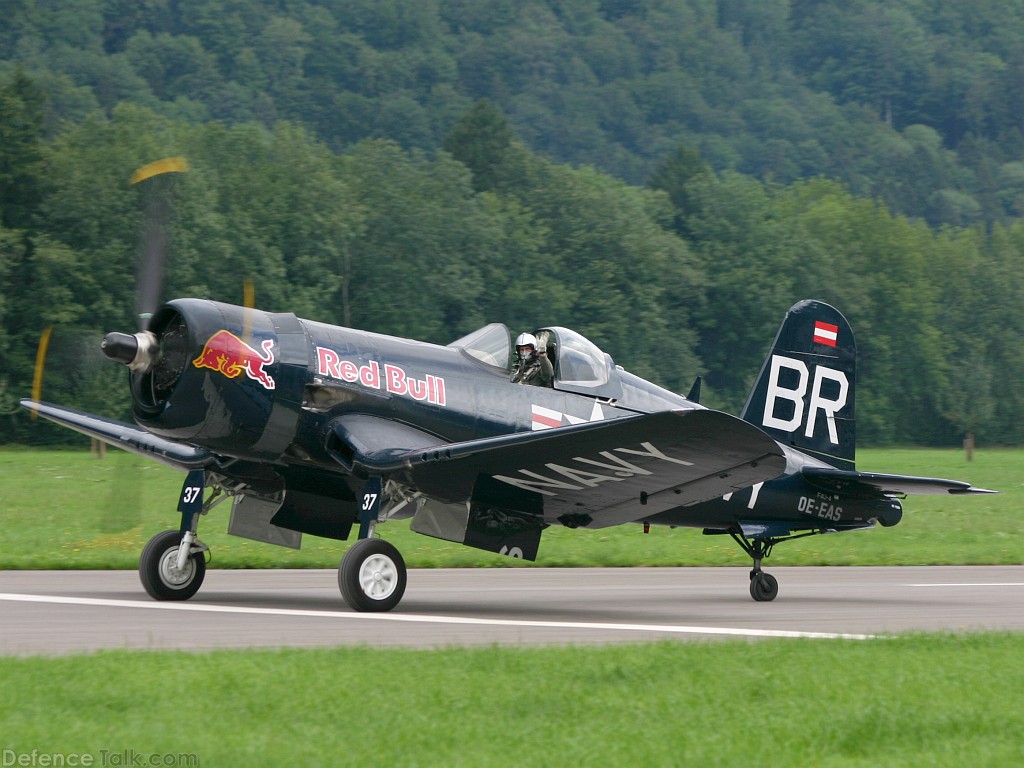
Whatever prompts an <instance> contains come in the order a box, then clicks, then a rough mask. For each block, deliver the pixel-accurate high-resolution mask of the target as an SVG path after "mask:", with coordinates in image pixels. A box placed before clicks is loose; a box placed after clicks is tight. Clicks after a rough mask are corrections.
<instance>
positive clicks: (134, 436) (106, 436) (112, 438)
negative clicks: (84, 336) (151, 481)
mask: <svg viewBox="0 0 1024 768" xmlns="http://www.w3.org/2000/svg"><path fill="white" fill-rule="evenodd" d="M21 406H22V407H23V408H27V409H29V410H30V411H33V412H35V413H38V414H39V415H40V416H42V417H43V418H44V419H49V420H50V421H52V422H55V423H57V424H60V425H61V426H64V427H68V428H69V429H73V430H75V431H76V432H81V433H82V434H83V435H89V437H95V438H96V439H97V440H102V441H103V442H105V443H109V444H110V445H113V446H115V447H117V448H122V449H124V450H126V451H130V452H131V453H137V454H139V455H140V456H146V457H147V458H150V459H154V460H155V461H159V462H160V463H161V464H166V465H167V466H170V467H174V468H175V469H180V470H184V471H188V470H192V469H203V468H204V467H207V466H209V465H211V464H212V463H213V462H214V461H215V458H216V457H215V456H214V455H213V454H211V453H210V452H209V451H206V450H204V449H202V448H196V447H195V446H191V445H183V444H181V443H174V442H171V441H170V440H164V439H163V438H162V437H157V436H156V435H154V434H151V433H149V432H147V431H146V430H144V429H140V428H139V427H136V426H134V425H132V424H126V423H125V422H123V421H116V420H114V419H107V418H104V417H102V416H95V415H93V414H91V413H86V412H85V411H79V410H76V409H75V408H65V407H63V406H59V405H51V404H50V403H37V402H35V401H34V400H22V401H21Z"/></svg>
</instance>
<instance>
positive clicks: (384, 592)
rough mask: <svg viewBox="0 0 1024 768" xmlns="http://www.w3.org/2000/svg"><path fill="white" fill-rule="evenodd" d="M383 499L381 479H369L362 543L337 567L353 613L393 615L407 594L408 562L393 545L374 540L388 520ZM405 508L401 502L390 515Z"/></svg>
mask: <svg viewBox="0 0 1024 768" xmlns="http://www.w3.org/2000/svg"><path fill="white" fill-rule="evenodd" d="M383 497H384V487H383V483H382V480H381V478H379V477H370V478H369V479H368V480H367V481H366V484H365V485H364V486H363V493H362V496H361V497H360V504H359V541H357V542H356V543H355V544H353V545H352V546H351V547H349V548H348V550H347V551H346V552H345V555H344V556H343V557H342V558H341V565H339V566H338V586H339V587H340V588H341V596H342V597H344V598H345V602H346V603H348V606H349V608H351V609H352V610H354V611H364V612H381V611H390V610H391V609H392V608H394V607H395V606H396V605H398V603H399V602H400V601H401V599H402V595H404V594H405V585H406V581H407V574H406V569H405V560H403V559H402V555H401V553H400V552H399V551H398V550H397V549H396V548H395V547H394V545H392V544H389V543H388V542H386V541H384V540H383V539H375V538H374V537H373V536H374V529H375V528H376V526H377V523H378V522H382V521H383V519H386V517H385V518H381V514H380V512H381V505H382V502H383ZM403 506H405V504H404V503H401V502H400V503H399V505H398V506H396V507H393V508H392V509H391V511H392V512H394V511H395V510H397V509H400V508H401V507H403Z"/></svg>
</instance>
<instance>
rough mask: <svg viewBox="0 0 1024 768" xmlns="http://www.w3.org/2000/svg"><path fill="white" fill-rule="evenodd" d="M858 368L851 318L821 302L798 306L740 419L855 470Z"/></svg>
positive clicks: (784, 325) (787, 319)
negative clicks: (855, 392)
mask: <svg viewBox="0 0 1024 768" xmlns="http://www.w3.org/2000/svg"><path fill="white" fill-rule="evenodd" d="M856 367H857V344H856V342H855V341H854V338H853V330H852V329H851V328H850V324H849V323H848V322H847V321H846V318H845V317H843V315H842V314H841V313H840V312H839V311H838V310H837V309H835V308H834V307H830V306H829V305H828V304H824V303H822V302H820V301H801V302H799V303H798V304H794V305H793V306H792V307H791V308H790V310H789V312H787V313H786V317H785V319H784V320H783V321H782V327H781V328H779V333H778V335H776V337H775V342H774V343H773V344H772V348H771V351H770V352H769V354H768V358H767V359H766V360H765V361H764V365H763V366H762V368H761V373H760V374H759V375H758V377H757V383H755V384H754V388H753V389H752V390H751V392H750V395H749V397H747V403H746V405H744V406H743V412H742V413H741V414H740V417H741V418H742V419H743V420H744V421H747V422H749V423H751V424H755V425H757V426H758V427H761V429H763V430H764V431H765V432H767V433H768V434H769V435H771V436H772V437H774V438H775V439H776V440H778V441H779V442H780V443H782V444H784V445H789V446H793V447H794V448H797V449H799V450H801V451H804V452H805V453H809V454H811V455H813V456H816V457H817V458H819V459H821V460H823V461H826V462H828V463H829V464H832V465H833V466H836V467H839V468H840V469H853V468H854V460H855V453H856V436H855V430H854V385H855V383H856Z"/></svg>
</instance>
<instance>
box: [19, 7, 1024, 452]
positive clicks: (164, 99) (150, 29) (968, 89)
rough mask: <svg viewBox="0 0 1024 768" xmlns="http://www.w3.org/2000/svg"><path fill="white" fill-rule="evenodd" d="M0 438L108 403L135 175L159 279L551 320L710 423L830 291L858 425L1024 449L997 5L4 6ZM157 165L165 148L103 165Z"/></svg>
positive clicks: (1015, 188)
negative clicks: (799, 316)
mask: <svg viewBox="0 0 1024 768" xmlns="http://www.w3.org/2000/svg"><path fill="white" fill-rule="evenodd" d="M0 13H2V18H3V24H2V26H0V442H7V443H12V442H18V443H36V444H38V443H47V442H61V441H67V440H68V439H74V437H73V436H71V437H70V438H69V434H70V433H67V432H66V431H62V430H59V429H58V428H55V427H54V428H51V427H48V426H44V425H41V424H31V423H30V422H29V419H28V414H27V413H24V412H22V411H20V410H19V409H18V408H17V407H16V402H17V399H18V398H19V397H23V396H27V395H28V394H29V392H30V389H31V382H32V371H33V362H34V359H35V354H36V347H37V344H38V341H39V337H40V333H41V332H42V331H43V329H44V328H46V327H48V326H53V329H54V330H53V336H52V338H51V343H50V351H49V357H48V362H47V377H46V380H45V384H44V390H43V397H44V399H47V400H52V401H55V402H60V403H62V404H66V405H73V406H79V407H83V408H87V409H90V410H93V411H98V412H101V413H106V414H108V415H112V416H117V417H123V416H125V414H126V412H127V404H128V403H127V388H126V387H125V386H124V382H123V380H122V379H123V376H124V371H123V369H120V367H115V366H105V365H102V361H101V360H100V359H99V352H98V339H99V338H100V337H101V336H102V334H103V333H105V332H106V331H109V330H113V329H120V330H130V329H132V328H134V327H135V322H136V321H135V319H134V318H133V307H134V303H135V299H134V271H135V265H136V261H137V258H138V253H139V250H140V242H141V240H142V238H143V233H144V230H145V226H146V218H147V214H146V212H147V210H148V209H149V206H151V205H152V204H153V199H154V198H157V199H160V200H165V201H167V202H168V204H169V209H170V210H171V211H172V215H171V221H170V227H169V239H170V261H169V264H168V285H167V294H168V296H181V295H196V296H204V297H209V298H214V299H218V300H223V301H231V302H236V303H241V301H242V281H243V279H244V278H247V277H248V278H251V279H252V280H253V281H254V284H255V290H256V300H257V304H258V305H259V306H260V307H261V308H264V309H267V310H270V311H290V312H295V313H296V314H298V315H299V316H300V317H307V318H310V319H316V320H322V321H326V322H333V323H340V324H347V325H352V326H356V327H360V328H365V329H368V330H373V331H378V332H384V333H392V334H400V335H406V336H411V337H414V338H418V339H424V340H428V341H435V342H439V343H447V342H448V341H451V340H452V339H455V338H457V337H458V336H460V335H462V334H464V333H466V332H468V331H470V330H472V329H473V328H475V327H477V326H479V325H482V324H484V323H486V322H491V321H502V322H505V323H507V324H509V325H510V326H511V327H512V328H513V329H517V330H518V329H522V328H528V327H535V326H537V325H542V324H559V325H566V326H570V327H573V328H575V329H576V330H578V331H580V332H581V333H583V334H585V335H587V336H588V337H590V338H591V339H592V340H593V341H594V342H596V343H597V344H598V345H599V346H601V347H602V348H604V349H605V351H607V352H608V353H610V354H611V355H612V357H613V358H614V359H615V361H616V362H617V363H619V364H621V365H623V366H624V367H626V368H628V369H630V370H632V371H634V372H635V373H638V374H640V375H642V376H645V377H648V378H651V379H653V380H655V381H657V382H658V383H661V384H663V385H665V386H668V387H670V388H673V389H676V390H681V391H686V389H687V388H688V387H689V385H690V383H691V382H692V380H693V378H694V377H695V376H697V375H703V376H705V385H704V393H705V396H704V402H705V403H706V404H708V405H711V406H715V407H721V408H724V409H726V410H730V411H732V412H736V411H737V410H738V409H739V407H740V406H741V405H742V402H743V399H744V397H745V394H746V390H747V387H748V386H749V384H750V383H751V381H752V380H753V378H754V376H755V375H756V373H757V370H758V367H759V366H760V363H761V360H762V358H763V356H764V354H765V351H766V349H767V347H768V344H769V342H770V341H771V338H772V335H773V334H774V332H775V329H776V328H777V325H778V323H779V321H780V320H781V317H782V314H783V313H784V312H785V310H786V309H787V308H788V307H789V306H790V305H791V304H792V303H794V302H795V301H797V300H799V299H801V298H810V297H813V298H818V299H822V300H824V301H828V302H830V303H832V304H835V305H836V306H837V307H838V308H839V309H840V310H841V311H843V312H844V314H846V315H847V317H848V318H849V319H850V321H851V323H852V324H853V327H854V329H855V331H856V332H857V334H858V342H859V345H860V349H861V368H860V374H859V393H860V403H859V405H858V411H859V413H858V417H859V422H860V429H859V435H860V439H861V441H862V442H865V443H873V444H886V443H918V444H928V445H943V444H947V445H949V444H955V443H957V442H959V440H960V439H961V438H962V437H963V435H964V434H965V433H968V432H971V433H975V434H976V435H977V436H978V439H979V441H981V442H987V443H990V444H991V443H1001V444H1020V443H1021V442H1024V433H1022V430H1021V426H1020V425H1021V424H1022V423H1024V343H1022V339H1024V334H1022V326H1024V317H1022V313H1021V311H1020V308H1021V306H1022V305H1024V302H1022V299H1024V223H1022V221H1021V216H1022V215H1024V5H1021V4H1020V3H1019V2H1017V0H985V2H974V3H969V4H968V3H954V2H949V1H948V0H890V1H885V2H883V1H882V0H877V1H876V0H843V2H838V0H718V1H717V2H715V1H713V0H563V1H558V0H548V1H547V2H529V1H523V0H491V1H490V2H481V1H479V0H327V1H325V2H316V3H311V2H298V1H295V2H291V1H289V0H282V1H281V2H273V3H272V2H257V1H256V0H190V2H187V3H185V2H177V1H176V0H131V2H129V0H74V1H68V2H61V3H43V2H30V1H29V0H20V1H18V0H0ZM169 155H183V156H185V157H187V158H188V161H189V164H190V171H189V172H188V173H186V174H169V175H166V176H162V177H157V178H154V179H151V180H149V181H147V182H145V183H142V184H138V185H135V186H133V185H131V184H130V183H129V179H130V177H131V174H132V172H133V170H135V169H136V168H138V167H140V166H142V165H144V164H146V163H149V162H151V161H153V160H156V159H159V158H161V157H166V156H169Z"/></svg>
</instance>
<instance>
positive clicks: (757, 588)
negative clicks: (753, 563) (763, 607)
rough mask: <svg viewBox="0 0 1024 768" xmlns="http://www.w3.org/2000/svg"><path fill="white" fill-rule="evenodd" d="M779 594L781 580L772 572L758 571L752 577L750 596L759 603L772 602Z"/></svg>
mask: <svg viewBox="0 0 1024 768" xmlns="http://www.w3.org/2000/svg"><path fill="white" fill-rule="evenodd" d="M778 594H779V582H778V580H777V579H776V578H775V577H774V576H772V575H771V574H770V573H764V572H763V571H762V572H761V573H758V574H756V575H754V576H753V578H751V579H750V596H751V597H752V598H754V599H755V600H756V601H757V602H759V603H770V602H771V601H772V600H774V599H775V598H776V596H777V595H778Z"/></svg>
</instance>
